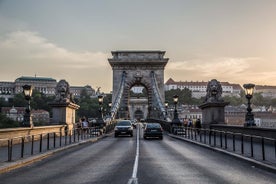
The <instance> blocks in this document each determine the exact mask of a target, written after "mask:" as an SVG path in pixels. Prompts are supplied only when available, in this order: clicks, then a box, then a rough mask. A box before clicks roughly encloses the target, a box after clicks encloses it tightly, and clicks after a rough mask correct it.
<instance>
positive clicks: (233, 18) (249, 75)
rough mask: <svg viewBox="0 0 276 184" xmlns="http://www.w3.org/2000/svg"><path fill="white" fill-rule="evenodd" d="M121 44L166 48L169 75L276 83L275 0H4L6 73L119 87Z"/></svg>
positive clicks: (0, 23)
mask: <svg viewBox="0 0 276 184" xmlns="http://www.w3.org/2000/svg"><path fill="white" fill-rule="evenodd" d="M115 50H162V51H166V54H165V57H167V58H169V63H168V65H167V67H166V68H165V80H167V79H169V78H170V77H171V78H173V79H174V80H176V81H180V80H181V81H185V80H187V81H202V80H203V81H209V80H211V79H213V78H216V79H217V80H219V81H221V82H222V81H228V82H231V83H239V84H244V83H249V82H250V83H255V84H260V85H276V64H275V59H276V1H275V0H136V1H134V0H0V64H1V65H0V81H14V80H15V79H16V78H18V77H21V76H35V75H37V76H40V77H52V78H55V79H57V80H61V79H66V80H67V81H68V82H69V84H70V85H83V86H84V85H86V84H88V85H91V86H92V87H93V88H96V87H99V86H100V87H102V88H101V89H102V91H103V92H110V91H111V90H112V69H111V67H110V66H109V63H108V61H107V58H111V57H112V56H111V51H115Z"/></svg>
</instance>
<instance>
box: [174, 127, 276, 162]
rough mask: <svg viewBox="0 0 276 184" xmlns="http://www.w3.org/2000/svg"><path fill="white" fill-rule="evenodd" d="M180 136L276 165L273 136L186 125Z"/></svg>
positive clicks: (275, 140)
mask: <svg viewBox="0 0 276 184" xmlns="http://www.w3.org/2000/svg"><path fill="white" fill-rule="evenodd" d="M178 136H182V137H184V138H186V139H190V140H192V141H196V142H200V143H202V144H206V145H209V146H211V147H216V148H220V149H223V150H225V151H229V152H233V153H236V154H240V155H242V156H245V157H249V158H252V159H254V160H258V161H264V162H267V163H269V164H272V165H276V139H273V138H268V137H263V136H256V135H249V134H242V133H235V132H229V131H220V130H213V129H197V128H192V127H185V128H184V133H183V134H178Z"/></svg>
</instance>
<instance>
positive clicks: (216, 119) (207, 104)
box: [198, 79, 229, 129]
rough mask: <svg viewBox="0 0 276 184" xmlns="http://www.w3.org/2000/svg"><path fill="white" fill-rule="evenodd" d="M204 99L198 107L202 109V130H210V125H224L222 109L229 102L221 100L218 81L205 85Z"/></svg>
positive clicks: (220, 88)
mask: <svg viewBox="0 0 276 184" xmlns="http://www.w3.org/2000/svg"><path fill="white" fill-rule="evenodd" d="M206 92H207V93H206V97H205V101H204V103H203V104H201V105H199V106H198V107H199V108H200V109H202V122H201V125H202V128H207V129H209V128H210V125H212V124H225V120H224V107H225V106H226V105H228V104H229V102H224V100H223V98H222V96H221V95H222V87H221V84H220V82H219V81H217V80H216V79H212V80H211V81H209V82H208V84H207V89H206Z"/></svg>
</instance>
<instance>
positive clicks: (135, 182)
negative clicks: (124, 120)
mask: <svg viewBox="0 0 276 184" xmlns="http://www.w3.org/2000/svg"><path fill="white" fill-rule="evenodd" d="M137 125H138V127H137V135H136V138H137V142H136V156H135V162H134V166H133V171H132V177H131V178H130V179H129V180H128V184H138V178H137V171H138V160H139V137H140V124H137Z"/></svg>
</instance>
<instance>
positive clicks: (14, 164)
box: [0, 135, 108, 174]
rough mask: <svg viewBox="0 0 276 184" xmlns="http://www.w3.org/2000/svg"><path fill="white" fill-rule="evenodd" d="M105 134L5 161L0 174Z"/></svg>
mask: <svg viewBox="0 0 276 184" xmlns="http://www.w3.org/2000/svg"><path fill="white" fill-rule="evenodd" d="M107 136H108V135H102V136H99V137H96V138H91V139H87V140H83V141H81V142H77V143H73V144H70V145H67V146H64V147H61V148H56V149H54V150H50V151H47V152H45V153H42V154H39V155H35V156H30V157H28V158H25V159H21V160H17V161H15V162H5V163H4V164H3V165H2V166H0V174H2V173H6V172H9V171H12V170H14V169H17V168H20V167H23V166H27V165H29V164H32V163H35V162H37V161H40V160H43V159H45V158H47V157H49V156H51V155H53V154H55V153H58V152H61V151H63V150H66V149H70V148H72V147H75V146H78V145H82V144H86V143H89V142H92V143H95V142H97V141H99V140H100V139H103V138H105V137H107Z"/></svg>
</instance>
